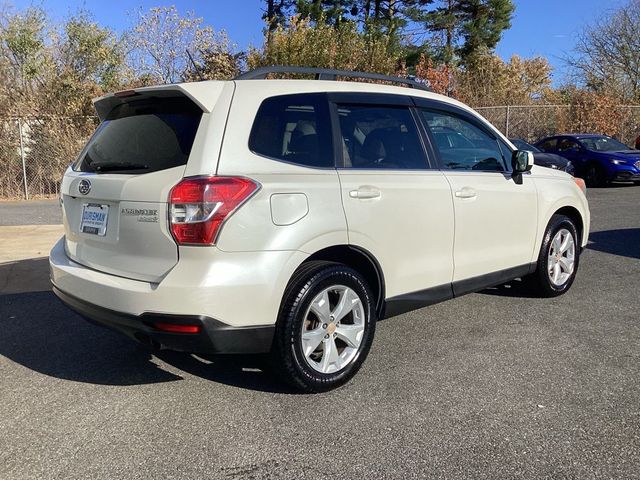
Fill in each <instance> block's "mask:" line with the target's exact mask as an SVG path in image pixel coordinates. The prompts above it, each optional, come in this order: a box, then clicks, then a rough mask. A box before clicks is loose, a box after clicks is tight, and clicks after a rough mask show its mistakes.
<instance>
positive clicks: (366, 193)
mask: <svg viewBox="0 0 640 480" xmlns="http://www.w3.org/2000/svg"><path fill="white" fill-rule="evenodd" d="M349 196H350V197H351V198H359V199H366V198H378V197H379V196H380V190H369V189H366V190H365V189H363V188H359V189H357V190H351V191H350V192H349Z"/></svg>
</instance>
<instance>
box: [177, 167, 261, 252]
mask: <svg viewBox="0 0 640 480" xmlns="http://www.w3.org/2000/svg"><path fill="white" fill-rule="evenodd" d="M259 188H260V187H259V185H258V184H257V183H256V182H254V181H253V180H251V179H249V178H244V177H193V178H185V179H184V180H182V181H181V182H180V183H179V184H177V185H176V186H175V187H173V189H172V190H171V193H170V194H169V215H170V220H169V221H170V228H171V234H172V235H173V238H174V239H175V240H176V242H177V243H178V244H179V245H213V244H214V243H215V241H216V237H217V236H218V233H219V231H220V228H221V226H222V224H223V223H224V221H225V220H226V219H227V218H228V217H230V216H231V215H232V214H233V212H234V211H235V210H236V209H237V208H238V207H239V206H240V205H242V204H243V203H244V202H246V201H247V200H248V199H249V198H250V197H251V196H252V195H253V194H254V193H256V192H257V191H258V189H259Z"/></svg>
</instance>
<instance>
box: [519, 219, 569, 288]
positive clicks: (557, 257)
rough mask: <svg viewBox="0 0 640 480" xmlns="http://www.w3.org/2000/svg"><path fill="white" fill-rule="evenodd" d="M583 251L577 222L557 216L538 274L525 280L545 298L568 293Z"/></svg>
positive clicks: (540, 257) (545, 241) (546, 235)
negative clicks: (581, 250)
mask: <svg viewBox="0 0 640 480" xmlns="http://www.w3.org/2000/svg"><path fill="white" fill-rule="evenodd" d="M564 240H566V241H567V243H566V245H565V243H564ZM580 248H581V247H580V236H579V234H578V230H577V228H576V226H575V224H574V223H573V221H572V220H571V219H570V218H569V217H567V216H565V215H554V216H553V217H551V220H550V221H549V225H548V226H547V229H546V230H545V233H544V237H543V238H542V246H541V247H540V253H539V255H538V261H537V265H536V271H535V272H534V273H532V274H531V275H529V276H528V277H526V278H525V279H524V280H525V281H526V283H527V284H528V285H529V286H530V288H531V289H532V290H533V291H534V293H536V294H538V295H539V296H542V297H557V296H558V295H562V294H564V293H566V292H567V291H568V290H569V288H571V285H572V284H573V281H574V280H575V278H576V273H577V271H578V264H579V261H580Z"/></svg>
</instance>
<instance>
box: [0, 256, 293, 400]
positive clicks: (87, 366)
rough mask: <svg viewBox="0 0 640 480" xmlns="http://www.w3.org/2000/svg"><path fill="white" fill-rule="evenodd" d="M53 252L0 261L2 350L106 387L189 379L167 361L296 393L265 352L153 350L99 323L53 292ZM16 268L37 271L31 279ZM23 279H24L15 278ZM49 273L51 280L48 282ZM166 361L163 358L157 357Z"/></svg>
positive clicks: (219, 378)
mask: <svg viewBox="0 0 640 480" xmlns="http://www.w3.org/2000/svg"><path fill="white" fill-rule="evenodd" d="M48 268H49V267H48V262H47V259H46V258H43V259H35V260H33V259H31V260H21V261H16V262H10V263H4V264H0V288H1V287H2V286H3V285H4V286H5V288H6V289H7V290H11V291H17V292H18V293H10V294H2V292H3V290H2V289H0V356H4V357H6V358H8V359H9V360H11V361H13V362H15V363H17V364H19V365H22V366H24V367H26V368H29V369H31V370H34V371H36V372H39V373H42V374H44V375H49V376H51V377H55V378H60V379H64V380H72V381H76V382H84V383H93V384H99V385H145V384H151V383H162V382H171V381H176V380H182V378H183V377H182V376H180V375H177V374H174V373H172V372H169V371H167V370H165V369H163V368H162V362H166V363H167V364H169V365H171V366H173V367H175V368H177V369H180V370H183V371H185V372H187V373H189V374H191V375H194V376H198V377H201V378H204V379H206V380H211V381H214V382H218V383H222V384H226V385H231V386H235V387H239V388H246V389H250V390H258V391H265V392H278V393H293V392H292V391H291V390H289V389H288V388H287V387H286V386H285V385H283V384H281V383H280V382H279V381H278V380H277V379H276V378H274V377H273V376H272V375H271V374H269V373H265V372H263V370H266V369H265V368H264V365H266V362H265V361H264V359H263V358H261V357H240V356H233V357H228V358H227V357H212V358H208V359H203V358H200V357H196V356H194V355H189V354H186V353H178V352H169V351H160V352H152V351H151V350H149V349H148V348H147V347H145V346H143V345H139V344H137V343H135V342H134V341H132V340H130V339H129V338H127V337H125V336H123V335H122V334H120V333H117V332H113V331H111V330H108V329H106V328H101V327H98V326H96V325H93V324H91V323H89V322H87V321H86V320H84V319H82V318H81V317H80V316H78V315H77V314H76V313H74V312H72V311H71V310H69V309H68V308H67V307H65V306H64V305H63V304H62V303H61V302H60V301H59V300H58V299H57V298H56V297H55V295H54V294H53V293H52V292H51V291H35V292H34V291H31V290H33V289H34V288H35V287H37V288H38V289H40V290H43V289H45V288H46V289H47V290H50V285H49V283H48V282H49V281H48V278H49V273H48ZM16 272H23V273H24V272H30V273H29V274H30V275H31V277H32V279H35V280H37V281H38V282H39V283H35V280H34V281H32V282H29V281H27V280H25V279H22V278H20V276H18V277H15V275H16ZM16 278H18V281H16ZM42 278H44V279H46V282H45V281H42ZM158 359H159V360H161V361H158Z"/></svg>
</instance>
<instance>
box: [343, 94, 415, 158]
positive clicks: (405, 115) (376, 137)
mask: <svg viewBox="0 0 640 480" xmlns="http://www.w3.org/2000/svg"><path fill="white" fill-rule="evenodd" d="M338 118H339V119H340V133H341V137H342V152H343V159H344V166H345V168H366V169H378V168H380V169H392V170H421V169H426V168H428V166H427V160H426V156H425V153H424V149H423V147H422V143H421V141H420V136H419V134H418V129H417V128H416V124H415V122H414V120H413V116H412V115H411V111H410V110H409V109H408V108H407V107H401V106H398V107H395V106H394V107H388V106H380V105H344V104H343V105H338Z"/></svg>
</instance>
